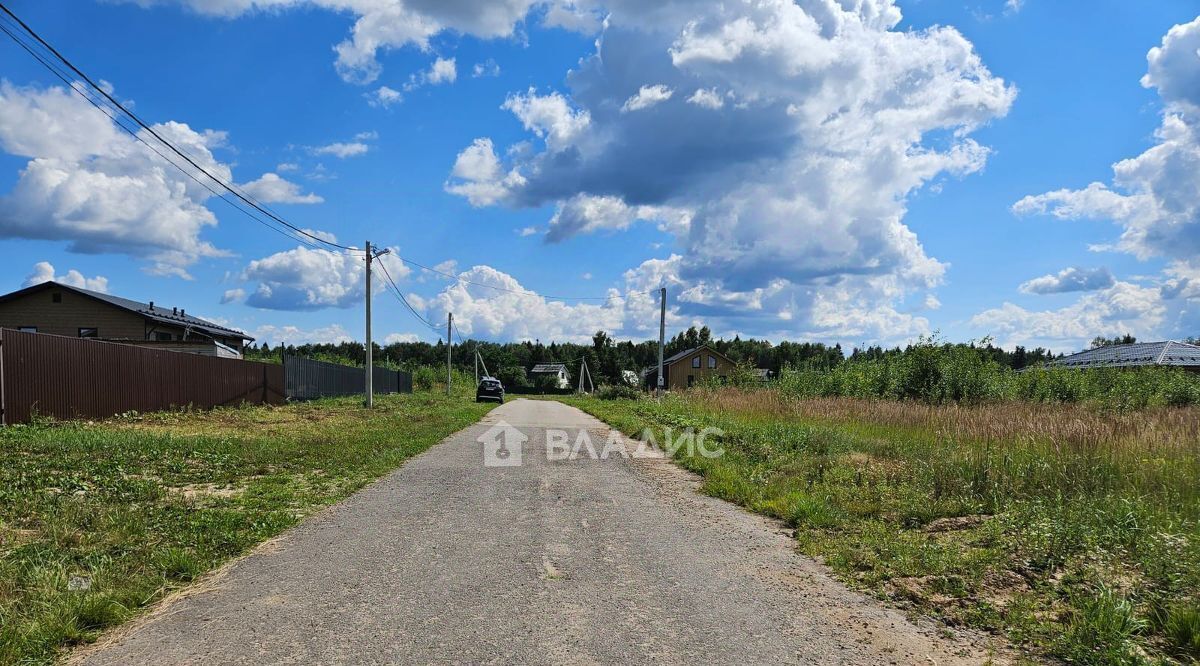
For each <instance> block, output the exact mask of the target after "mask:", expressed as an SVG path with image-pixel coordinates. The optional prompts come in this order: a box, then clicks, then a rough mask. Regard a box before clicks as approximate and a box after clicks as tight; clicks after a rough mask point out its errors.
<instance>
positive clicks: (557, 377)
mask: <svg viewBox="0 0 1200 666" xmlns="http://www.w3.org/2000/svg"><path fill="white" fill-rule="evenodd" d="M529 374H531V375H533V376H534V378H535V379H536V378H537V377H546V376H550V377H553V378H554V387H555V388H560V389H565V388H570V387H571V383H570V382H569V381H568V380H567V366H565V365H563V364H562V363H538V364H537V365H535V366H533V370H530V371H529Z"/></svg>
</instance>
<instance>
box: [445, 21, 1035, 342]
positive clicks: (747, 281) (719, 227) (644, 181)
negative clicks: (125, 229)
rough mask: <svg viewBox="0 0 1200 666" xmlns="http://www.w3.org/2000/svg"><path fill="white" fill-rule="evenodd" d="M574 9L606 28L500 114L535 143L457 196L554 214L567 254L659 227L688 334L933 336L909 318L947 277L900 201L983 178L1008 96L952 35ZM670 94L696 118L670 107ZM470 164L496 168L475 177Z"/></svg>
mask: <svg viewBox="0 0 1200 666" xmlns="http://www.w3.org/2000/svg"><path fill="white" fill-rule="evenodd" d="M573 7H574V8H575V9H577V10H578V9H584V10H586V9H590V8H593V7H603V8H604V9H605V10H607V11H606V13H605V17H606V18H605V21H604V23H603V26H602V27H601V28H600V30H601V35H600V36H599V38H598V39H597V40H596V42H595V43H596V50H595V52H594V53H593V54H591V55H590V56H588V57H586V58H584V59H583V61H582V62H581V63H580V64H579V65H578V66H577V67H575V68H573V69H572V71H571V72H570V73H569V74H568V75H567V79H566V82H567V87H566V89H564V90H563V91H561V92H559V91H553V92H549V93H539V92H538V91H536V90H532V89H531V90H528V91H527V92H525V93H519V94H516V95H512V96H510V97H509V98H508V100H507V101H506V102H505V104H504V108H505V109H507V110H509V111H510V112H512V113H513V115H514V116H516V118H517V119H518V120H519V121H520V122H521V123H522V125H523V126H524V127H525V129H526V130H527V132H529V133H530V134H531V135H532V138H533V139H535V140H536V139H540V140H541V142H542V144H543V145H542V146H540V147H539V146H538V145H537V142H536V141H522V142H518V143H517V144H516V145H514V146H512V147H511V148H510V149H508V150H506V151H499V152H498V150H497V147H496V146H495V145H494V144H493V143H492V141H491V140H490V139H487V138H481V139H478V140H476V141H475V142H474V143H473V144H472V145H470V146H468V147H467V148H465V149H464V150H463V152H462V154H461V155H460V159H459V162H458V163H456V165H455V169H454V172H453V173H452V174H451V177H450V179H449V180H448V181H447V184H446V187H447V190H448V191H450V192H453V193H457V194H460V195H462V196H465V197H467V198H468V200H469V201H470V203H472V204H473V205H476V206H489V205H506V206H512V207H521V208H532V207H540V206H544V205H547V204H553V205H554V206H555V211H556V212H555V214H554V217H553V218H552V220H551V221H550V227H549V228H550V232H549V235H548V238H549V239H551V240H557V241H568V240H569V239H571V238H572V237H575V236H578V235H581V234H588V233H595V232H598V231H606V232H610V233H611V232H614V231H617V232H619V231H620V230H622V229H626V228H628V227H630V226H631V224H632V223H634V222H636V221H637V220H639V219H645V218H646V217H648V216H653V217H656V218H657V219H655V222H657V223H658V225H659V226H660V228H662V229H664V230H665V231H667V233H669V234H670V235H671V237H672V238H673V239H674V248H673V249H674V250H677V251H678V254H679V256H680V257H681V259H679V261H678V262H677V271H676V275H677V276H678V279H679V280H680V281H681V283H682V285H683V287H684V289H685V291H688V293H689V295H691V296H695V298H694V299H693V300H690V301H682V302H681V303H680V315H681V316H683V317H703V318H706V319H709V320H713V321H719V322H721V324H720V326H723V327H724V328H727V329H729V330H755V331H763V328H762V327H761V326H757V325H756V324H755V323H754V322H765V321H767V320H768V319H770V321H772V322H776V323H768V324H763V325H765V326H775V325H778V326H780V327H781V328H780V329H779V330H778V332H779V333H783V334H791V335H796V334H798V333H804V332H809V331H812V332H821V331H828V332H836V333H838V334H845V335H855V336H857V335H861V336H863V337H861V338H858V339H856V340H853V342H862V341H865V340H873V339H879V338H883V337H889V336H892V335H901V334H906V333H908V332H923V330H924V329H926V328H927V326H928V322H927V321H925V320H923V319H922V318H920V317H916V316H910V315H904V314H903V313H904V312H911V311H913V310H914V309H919V308H920V306H921V301H922V300H923V299H924V298H925V296H926V295H927V294H928V293H929V291H930V290H931V289H933V288H936V287H937V286H938V285H939V284H940V283H941V281H942V279H943V275H944V273H945V271H946V269H947V266H946V265H945V264H944V263H942V262H941V261H939V260H937V259H936V258H934V257H931V256H929V255H928V254H927V252H926V251H925V248H924V247H923V245H922V243H921V242H920V239H919V238H918V237H917V235H916V234H915V233H913V231H912V230H911V229H909V228H908V227H907V226H906V225H905V223H904V217H905V213H906V201H907V199H908V197H909V196H910V195H911V194H912V193H914V192H916V191H918V190H920V189H921V188H923V187H925V186H926V185H928V184H929V183H930V182H931V181H934V180H935V179H937V181H938V182H945V181H947V180H948V178H947V177H951V178H954V177H964V176H967V175H969V174H973V173H975V172H978V171H979V170H980V169H982V168H983V166H984V164H985V163H986V161H987V158H988V156H989V153H990V151H989V149H988V148H987V147H985V146H982V145H980V144H979V143H978V142H976V141H975V140H974V139H972V138H971V134H972V132H974V131H975V130H977V129H978V128H980V127H982V126H984V125H986V124H988V123H990V122H992V121H994V120H996V119H999V118H1002V117H1003V116H1005V115H1006V114H1007V112H1008V110H1009V108H1010V106H1011V105H1012V103H1013V101H1014V99H1015V97H1016V90H1015V88H1014V87H1013V86H1011V85H1010V84H1008V83H1007V82H1005V81H1004V80H1003V79H1001V78H999V77H997V76H995V75H994V74H992V73H991V72H990V71H989V70H988V68H987V66H986V65H985V64H984V63H983V61H982V60H981V58H980V57H979V55H978V54H977V53H976V52H975V50H974V48H973V46H972V45H971V43H970V42H969V41H967V39H966V38H964V37H963V35H962V34H961V33H959V32H958V31H957V30H955V29H954V28H952V27H948V26H938V27H932V28H928V29H923V30H908V29H898V26H899V25H900V22H901V14H900V10H899V8H898V7H897V6H896V5H895V3H894V2H892V1H891V0H864V1H863V2H799V3H797V2H794V1H793V0H761V1H759V2H753V3H751V2H718V1H716V0H711V1H690V2H685V1H683V0H678V1H672V0H666V1H664V2H658V3H632V2H619V1H613V2H588V3H574V4H573ZM647 82H650V83H647ZM631 91H635V92H633V93H632V95H631ZM675 91H681V92H680V95H681V96H683V95H687V97H686V103H684V104H674V103H666V102H668V100H669V96H670V95H673V94H674V92H675ZM682 91H689V92H682ZM650 110H652V111H653V112H648V111H650ZM501 155H503V156H504V157H503V158H501ZM468 162H469V163H472V164H478V165H486V167H487V168H486V169H477V170H474V171H473V176H472V177H469V178H468V177H465V176H464V175H463V174H464V172H465V170H464V169H462V168H461V167H463V166H464V165H465V164H466V163H468ZM946 186H952V185H946ZM651 213H655V214H656V215H650V214H651ZM665 213H669V214H665ZM664 218H665V219H664ZM717 295H725V296H728V298H725V297H721V298H717V297H716V296H717ZM747 304H754V305H755V307H756V308H759V309H756V310H753V311H751V310H748V309H747V307H746V306H747ZM773 330H774V329H772V330H769V331H766V332H768V333H769V332H773Z"/></svg>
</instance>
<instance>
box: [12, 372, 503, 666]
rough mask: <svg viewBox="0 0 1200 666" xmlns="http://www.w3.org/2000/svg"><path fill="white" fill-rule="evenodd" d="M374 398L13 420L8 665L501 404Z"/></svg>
mask: <svg viewBox="0 0 1200 666" xmlns="http://www.w3.org/2000/svg"><path fill="white" fill-rule="evenodd" d="M463 386H464V387H466V388H464V389H463V390H464V391H465V390H467V388H469V386H467V385H466V384H463ZM360 402H361V399H357V398H347V399H339V400H324V401H318V402H312V403H302V404H295V405H288V406H285V407H245V408H238V409H221V410H217V411H213V412H194V413H160V414H151V415H144V416H130V417H126V418H120V419H114V420H112V421H107V422H102V423H70V424H59V425H54V424H39V425H32V426H14V427H8V428H0V664H13V663H44V662H51V661H54V660H55V659H56V658H57V657H59V656H60V655H61V654H62V652H63V650H64V649H65V648H68V647H70V646H72V645H75V644H78V643H82V642H87V641H91V640H94V639H95V638H96V637H97V636H98V635H99V633H100V632H102V631H103V630H104V629H105V628H108V627H111V626H113V625H116V624H119V623H121V622H123V621H124V620H126V619H128V618H129V617H131V616H133V615H135V614H137V613H138V612H139V611H140V610H141V609H144V608H145V607H146V606H147V605H148V604H151V603H153V602H154V601H156V600H158V599H161V598H162V597H163V596H164V595H165V594H167V593H169V592H170V591H172V590H173V589H176V588H178V587H181V586H183V585H186V584H187V583H188V582H189V581H191V580H193V579H194V578H196V577H197V576H199V575H200V574H202V573H204V572H206V571H209V570H211V569H213V568H214V567H216V566H218V565H219V564H221V563H222V562H224V561H227V560H229V559H230V558H232V557H235V556H237V555H239V554H241V553H244V552H246V551H247V550H248V549H250V548H251V547H252V546H254V545H255V544H257V543H260V542H262V541H264V540H265V539H268V538H270V537H272V536H274V535H276V534H279V533H280V532H281V531H283V530H284V529H286V528H288V527H291V526H292V525H295V524H296V523H297V522H299V521H300V520H301V519H303V518H304V517H305V516H307V515H310V514H312V513H313V512H315V511H317V510H318V509H320V508H321V507H324V506H326V505H328V504H331V503H333V502H335V501H337V500H339V499H341V498H344V497H346V496H347V495H349V494H350V493H352V492H354V491H355V490H357V489H359V488H361V487H362V486H363V485H365V484H366V483H368V482H370V481H372V480H374V479H376V478H378V477H379V476H381V475H383V474H385V473H387V472H388V471H389V470H391V469H394V468H395V467H397V466H398V465H400V464H401V463H402V462H403V461H404V460H405V459H407V458H409V457H411V456H413V455H416V454H417V453H420V452H422V451H424V450H425V449H427V448H428V447H429V446H431V445H433V444H435V443H436V442H438V441H439V440H441V439H442V438H444V437H445V436H447V435H449V434H450V433H452V432H454V431H456V430H459V429H461V428H463V427H465V426H467V425H469V424H471V423H473V422H475V421H476V420H478V419H479V418H480V417H481V416H482V415H483V414H484V413H485V412H486V411H487V410H488V409H489V408H490V407H489V406H488V405H477V404H475V403H474V402H472V401H470V400H469V398H468V397H467V396H466V394H465V393H462V394H461V395H455V396H454V397H453V398H447V397H445V396H444V395H442V394H440V393H437V392H421V393H417V394H415V395H406V396H383V397H380V398H378V399H377V403H376V409H375V410H374V411H373V412H371V413H370V414H369V416H368V415H367V413H366V412H365V411H364V410H363V409H362V408H361V407H360Z"/></svg>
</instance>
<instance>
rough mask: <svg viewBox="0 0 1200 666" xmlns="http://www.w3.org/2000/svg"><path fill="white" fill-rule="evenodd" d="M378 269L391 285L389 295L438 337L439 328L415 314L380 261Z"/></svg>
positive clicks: (417, 313)
mask: <svg viewBox="0 0 1200 666" xmlns="http://www.w3.org/2000/svg"><path fill="white" fill-rule="evenodd" d="M379 269H380V270H382V271H383V276H384V278H386V279H387V282H388V284H389V285H391V289H390V290H389V291H390V292H391V294H392V295H393V296H395V297H396V298H397V299H398V300H399V301H400V302H401V303H403V304H404V307H406V308H408V311H409V312H411V313H412V316H414V317H416V318H417V319H418V320H419V321H420V322H421V323H422V324H425V325H426V326H428V327H429V328H430V329H431V330H433V331H434V332H436V333H438V334H439V336H440V334H441V327H440V326H436V325H434V324H433V322H430V321H429V320H428V319H426V318H425V317H423V316H422V315H421V313H419V312H417V309H416V308H414V307H413V306H412V304H411V303H409V302H408V299H407V298H405V297H404V293H403V292H402V291H400V287H398V286H397V285H396V281H395V280H393V279H392V274H391V273H389V272H388V269H387V265H386V264H384V263H383V262H382V261H380V262H379Z"/></svg>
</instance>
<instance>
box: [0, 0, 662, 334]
mask: <svg viewBox="0 0 1200 666" xmlns="http://www.w3.org/2000/svg"><path fill="white" fill-rule="evenodd" d="M0 12H3V14H0V19H4V18H5V15H6V17H7V20H9V21H11V22H15V23H16V25H17V26H19V27H20V29H21V30H22V31H24V32H25V33H27V34H28V35H29V36H30V37H32V38H33V40H35V42H36V44H37V45H40V46H41V47H42V48H43V49H45V50H46V51H48V52H49V53H50V54H52V55H53V57H54V58H55V59H57V60H58V61H60V62H61V63H62V64H63V65H65V66H66V67H67V68H68V69H69V70H70V72H73V73H74V74H75V75H76V76H78V77H79V78H80V79H82V80H83V81H84V82H85V83H86V84H87V85H88V86H90V88H91V90H94V91H95V93H98V96H97V95H96V94H93V93H90V91H85V90H81V89H80V87H79V85H77V82H76V81H73V80H71V77H70V76H68V74H67V73H66V72H64V71H63V70H62V69H61V67H59V66H58V65H57V64H55V63H53V62H51V61H50V58H48V57H47V56H45V55H43V54H41V53H39V52H38V51H37V49H36V48H35V45H31V44H29V43H27V42H26V41H25V40H24V39H22V38H21V37H20V36H19V35H17V34H16V33H15V32H13V30H12V29H10V28H9V26H8V25H6V24H5V23H4V22H3V21H0V31H3V32H4V33H5V34H6V35H8V36H9V37H10V38H11V39H12V40H13V41H14V42H15V43H17V45H19V46H20V47H21V48H22V49H24V50H25V51H26V52H27V53H28V54H29V55H30V56H31V57H33V58H34V59H35V60H37V61H38V62H39V63H40V64H41V65H42V66H43V67H45V68H46V69H47V70H49V71H50V72H51V73H52V74H54V75H55V76H56V77H57V78H58V79H60V80H61V81H62V82H63V83H64V84H65V85H67V87H69V88H71V90H73V91H74V92H75V93H76V94H78V95H79V96H80V97H82V98H83V99H84V100H86V101H87V102H88V103H89V104H91V105H92V106H94V107H95V108H96V109H97V110H99V111H100V112H101V113H104V114H105V116H107V117H108V118H109V119H110V120H112V121H113V123H114V124H116V125H117V126H118V127H120V128H121V129H122V130H124V131H125V132H127V133H128V134H129V135H130V136H132V137H133V138H134V139H136V140H137V141H138V142H140V143H141V144H142V145H144V146H146V147H147V148H149V149H150V150H151V151H153V152H154V153H155V154H156V155H158V156H159V157H160V158H162V159H163V160H164V161H166V162H167V163H168V164H170V165H171V166H173V167H175V168H176V169H178V170H179V171H180V172H182V173H183V174H184V175H186V176H187V177H188V178H190V179H192V180H193V181H195V182H196V183H197V184H199V185H201V186H202V187H204V188H205V189H206V190H208V191H209V192H210V193H211V194H213V195H214V196H216V197H217V198H219V199H221V200H222V201H224V202H226V204H228V205H230V206H232V207H233V208H234V209H235V210H237V211H238V212H240V213H242V214H244V215H246V216H247V217H250V218H251V219H253V220H255V221H256V222H258V223H259V224H262V225H263V226H265V227H267V228H268V229H271V230H272V231H275V232H276V233H279V234H281V235H283V236H284V237H286V238H288V239H290V240H293V241H296V242H298V243H301V244H302V245H304V246H307V247H309V248H313V249H316V248H318V247H320V245H324V246H328V247H333V248H337V249H340V250H343V251H346V252H353V253H365V250H363V249H362V248H359V247H355V246H350V245H343V244H341V243H337V242H335V241H331V240H329V239H327V238H323V237H321V236H318V235H317V234H314V233H312V232H310V231H308V230H305V229H303V228H301V227H298V226H296V225H294V224H292V223H291V222H289V221H287V220H286V219H284V218H282V217H281V216H279V215H278V214H276V213H275V212H274V211H272V210H271V209H270V208H269V207H267V206H266V205H265V204H262V203H261V202H258V201H257V200H255V199H254V198H253V197H252V196H250V195H248V194H246V193H244V192H243V191H242V190H240V189H239V188H238V187H237V186H236V185H235V184H231V183H228V182H226V181H224V180H222V179H221V178H218V177H217V176H215V175H214V174H212V173H211V172H210V171H209V170H208V169H206V168H204V167H203V166H201V165H200V164H199V163H197V162H196V160H195V159H193V158H192V157H191V156H190V155H188V154H187V153H185V152H184V151H183V150H181V149H180V148H178V147H176V146H175V145H174V144H173V143H171V142H170V141H168V140H167V139H165V138H164V137H163V136H162V135H161V134H160V133H159V132H158V131H156V130H155V129H154V128H153V127H152V126H150V125H148V124H147V123H146V122H145V121H143V120H142V119H141V118H140V117H139V116H137V115H136V114H134V113H133V112H132V111H130V110H129V109H128V108H127V107H126V106H125V105H124V104H122V103H121V102H120V101H118V100H117V99H116V98H115V97H113V96H112V94H111V93H109V92H108V91H107V90H105V88H104V87H102V86H100V85H99V84H97V83H96V82H95V81H94V80H92V78H91V77H89V76H88V75H87V74H86V73H84V72H83V71H82V70H80V69H79V68H78V67H76V66H75V64H74V63H72V62H71V61H70V60H69V59H67V58H66V57H65V56H64V55H62V53H60V52H59V51H58V50H57V49H56V48H55V47H54V46H53V45H51V44H50V43H49V42H47V41H46V40H45V39H43V38H42V36H41V35H39V34H38V33H37V32H36V31H34V30H33V29H32V28H31V27H30V26H29V25H28V24H26V23H25V22H24V21H23V20H22V19H21V18H20V17H19V16H17V15H16V14H14V13H13V12H12V10H10V9H9V8H8V7H7V6H6V5H5V4H4V3H3V2H0ZM101 101H106V102H107V105H108V106H106V105H104V104H101ZM110 107H111V108H110ZM122 114H123V115H122ZM126 118H127V119H128V120H131V121H133V122H134V123H135V124H136V125H137V126H138V127H140V128H141V129H142V130H144V131H145V132H146V133H147V134H149V135H150V136H152V137H153V138H154V139H156V140H157V141H158V142H159V143H161V144H162V145H163V146H165V147H166V148H167V149H168V150H169V151H170V152H172V153H174V154H175V155H178V156H179V157H180V158H182V159H183V160H184V161H185V162H187V164H189V165H191V167H192V168H194V169H195V170H196V171H198V172H200V173H201V174H203V175H204V176H206V177H207V178H208V180H210V181H211V182H212V183H215V184H216V185H217V186H219V188H220V189H222V190H224V191H225V192H227V193H229V194H231V195H233V197H235V198H236V199H237V201H240V202H241V203H242V204H244V205H245V206H248V207H249V208H250V209H252V210H248V209H247V208H244V207H243V206H241V205H238V203H236V202H235V201H232V200H230V199H229V198H228V197H227V196H226V194H224V193H222V192H219V191H217V189H214V187H213V186H212V185H210V184H209V183H206V182H205V181H204V180H202V179H200V178H199V177H197V176H196V174H195V173H193V172H191V171H189V170H188V169H186V168H184V167H183V166H182V165H180V164H179V163H177V162H175V161H174V160H173V159H171V158H169V157H168V156H167V155H165V154H164V153H163V152H162V151H161V150H159V149H158V148H157V147H156V146H154V145H152V144H151V143H150V142H148V141H147V140H146V139H145V137H143V136H142V135H141V132H139V131H136V130H134V129H133V128H131V127H128V126H127V125H126V124H125V122H122V120H124V119H126ZM255 211H256V212H257V213H261V214H262V215H263V216H266V217H267V218H269V220H271V221H273V222H274V223H276V224H279V225H282V226H283V227H284V228H280V227H278V226H275V224H272V223H271V222H268V221H267V220H265V219H263V218H262V217H260V216H259V215H258V214H256V212H255ZM397 258H398V259H399V260H400V261H402V262H404V263H406V264H409V265H411V266H415V267H417V268H419V269H421V270H424V271H427V272H430V273H434V274H437V275H440V276H442V277H445V278H448V279H450V280H453V281H455V282H457V283H460V284H469V285H472V286H477V287H482V288H485V289H492V290H495V291H500V292H505V293H513V294H519V295H525V296H535V297H539V298H542V299H545V300H552V301H598V302H605V303H606V302H609V301H613V300H618V299H621V298H625V297H627V296H628V295H629V294H630V293H638V292H627V293H626V294H625V295H621V294H615V295H610V296H561V295H554V294H541V293H538V292H536V291H533V290H530V289H513V288H509V287H503V286H499V285H495V284H488V283H485V282H479V281H476V280H470V279H467V278H464V277H462V276H461V275H454V274H452V273H449V272H446V271H443V270H440V269H437V268H433V267H430V266H426V265H424V264H422V263H420V262H417V261H414V260H412V259H408V258H406V257H403V256H399V255H397ZM381 266H382V264H381ZM384 273H385V275H386V274H387V271H386V268H385V269H384ZM387 277H388V281H389V282H390V283H391V285H392V288H393V290H394V293H395V294H396V295H397V296H398V297H399V300H400V301H401V302H402V303H403V304H404V305H405V307H407V308H408V309H409V311H410V312H412V313H413V315H414V316H416V317H418V318H419V319H420V320H421V321H422V322H424V323H425V324H426V325H428V326H429V327H430V328H432V329H433V330H440V327H439V326H436V325H434V324H431V323H430V322H429V321H428V320H426V319H425V318H424V317H423V316H421V315H420V314H419V313H418V312H417V311H416V309H415V308H413V307H412V305H411V304H410V303H409V302H408V301H407V299H405V298H404V295H403V294H402V293H401V292H400V291H399V288H398V287H397V286H396V284H395V281H394V280H392V279H391V276H390V275H388V276H387ZM656 291H657V289H654V290H648V291H646V292H645V293H647V294H651V293H654V292H656ZM458 335H459V338H460V341H461V338H462V335H461V333H459V334H458Z"/></svg>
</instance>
